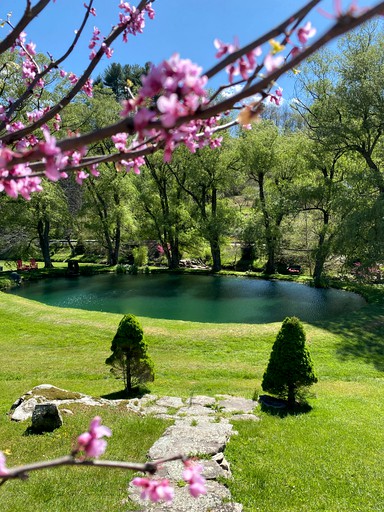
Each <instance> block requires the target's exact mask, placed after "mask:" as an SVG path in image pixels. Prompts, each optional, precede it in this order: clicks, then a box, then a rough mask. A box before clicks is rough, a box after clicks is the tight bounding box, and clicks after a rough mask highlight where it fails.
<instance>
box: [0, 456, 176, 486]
mask: <svg viewBox="0 0 384 512" xmlns="http://www.w3.org/2000/svg"><path fill="white" fill-rule="evenodd" d="M75 456H76V454H74V455H65V456H63V457H58V458H57V459H51V460H47V461H41V462H34V463H32V464H25V465H23V466H18V467H15V468H11V469H7V473H6V474H3V473H1V472H0V478H1V479H2V480H1V481H0V486H1V485H3V484H4V483H5V482H6V481H7V480H10V479H17V478H18V479H20V480H26V479H27V478H28V474H29V473H31V472H32V471H39V470H41V469H51V468H56V467H60V466H88V467H98V468H100V467H102V468H115V469H125V470H129V471H140V472H142V473H149V474H151V475H153V474H155V473H156V472H157V470H158V468H159V467H160V466H161V465H163V464H164V463H166V462H171V461H174V460H181V461H184V460H186V459H185V457H184V456H183V455H173V456H171V457H166V458H164V459H159V460H155V461H151V462H145V463H144V464H140V463H135V462H123V461H116V460H89V459H76V457H75Z"/></svg>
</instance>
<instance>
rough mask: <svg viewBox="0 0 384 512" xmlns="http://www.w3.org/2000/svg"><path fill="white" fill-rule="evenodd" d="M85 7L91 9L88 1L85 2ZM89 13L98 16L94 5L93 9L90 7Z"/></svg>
mask: <svg viewBox="0 0 384 512" xmlns="http://www.w3.org/2000/svg"><path fill="white" fill-rule="evenodd" d="M84 7H85V8H86V9H89V5H87V4H86V3H84ZM89 14H92V16H96V9H95V8H94V7H92V8H91V9H89Z"/></svg>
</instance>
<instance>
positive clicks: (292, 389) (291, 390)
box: [287, 384, 296, 409]
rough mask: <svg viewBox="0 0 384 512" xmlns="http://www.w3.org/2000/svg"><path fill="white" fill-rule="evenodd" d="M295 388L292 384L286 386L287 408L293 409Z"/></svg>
mask: <svg viewBox="0 0 384 512" xmlns="http://www.w3.org/2000/svg"><path fill="white" fill-rule="evenodd" d="M295 398H296V397H295V386H294V385H293V384H288V400H287V402H288V408H289V409H293V408H294V407H295V402H296V399H295Z"/></svg>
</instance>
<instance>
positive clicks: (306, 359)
mask: <svg viewBox="0 0 384 512" xmlns="http://www.w3.org/2000/svg"><path fill="white" fill-rule="evenodd" d="M315 382H317V377H316V375H315V372H314V369H313V363H312V359H311V356H310V354H309V351H308V349H307V348H306V346H305V332H304V329H303V326H302V324H301V322H300V320H299V319H298V318H296V317H287V318H285V320H284V321H283V324H282V326H281V329H280V331H279V332H278V334H277V337H276V340H275V342H274V344H273V347H272V352H271V355H270V358H269V363H268V366H267V369H266V371H265V373H264V375H263V381H262V384H261V386H262V388H263V389H264V391H267V392H269V393H272V394H273V395H277V396H279V397H282V398H287V399H288V406H289V407H293V406H294V404H295V400H296V395H297V392H298V390H299V389H301V388H304V387H307V386H310V385H311V384H314V383H315Z"/></svg>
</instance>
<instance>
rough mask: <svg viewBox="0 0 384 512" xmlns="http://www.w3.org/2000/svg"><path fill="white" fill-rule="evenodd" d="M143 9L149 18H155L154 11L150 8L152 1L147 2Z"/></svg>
mask: <svg viewBox="0 0 384 512" xmlns="http://www.w3.org/2000/svg"><path fill="white" fill-rule="evenodd" d="M145 10H146V11H147V14H148V18H149V19H150V20H153V19H155V11H154V10H153V8H152V2H149V4H147V5H146V6H145Z"/></svg>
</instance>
